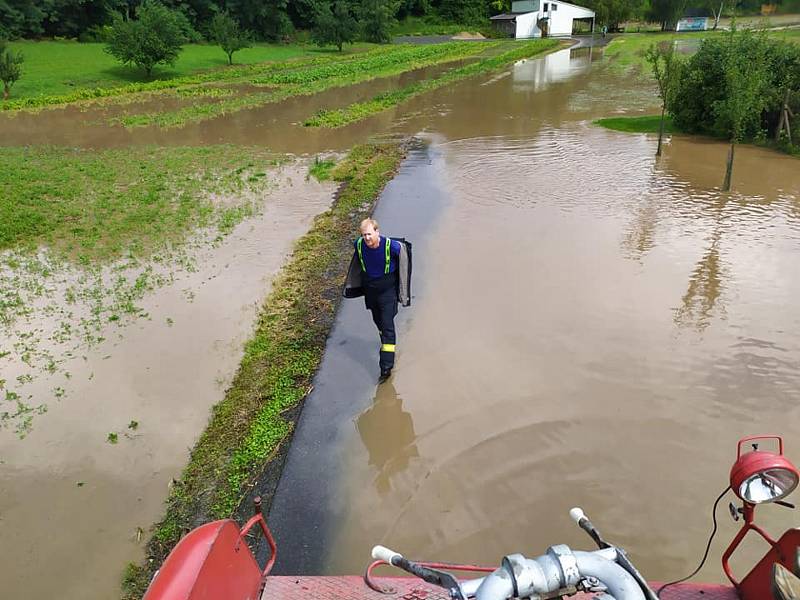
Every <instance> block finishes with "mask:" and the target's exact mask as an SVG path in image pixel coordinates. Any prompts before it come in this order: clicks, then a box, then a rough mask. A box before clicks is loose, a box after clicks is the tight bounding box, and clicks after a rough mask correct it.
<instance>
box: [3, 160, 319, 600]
mask: <svg viewBox="0 0 800 600" xmlns="http://www.w3.org/2000/svg"><path fill="white" fill-rule="evenodd" d="M307 168H308V166H307V164H306V163H305V162H300V163H299V164H292V165H287V166H284V167H282V168H280V169H278V170H276V171H273V172H270V174H269V176H270V178H272V179H273V180H274V182H275V186H274V187H273V188H272V189H271V190H270V191H268V192H267V195H266V196H265V197H264V198H263V209H262V213H261V214H260V215H258V216H256V217H254V218H252V219H249V220H247V221H246V222H244V223H242V224H240V225H239V226H238V227H237V228H236V229H235V230H234V231H233V232H232V233H231V234H230V235H229V236H228V237H227V238H226V239H225V240H224V241H223V242H222V243H221V244H220V245H219V247H217V248H208V247H206V248H201V249H198V250H196V251H195V258H196V264H197V265H198V268H197V270H196V271H194V272H182V273H176V274H175V281H174V282H173V283H172V284H171V285H168V286H165V287H162V288H160V289H157V290H156V291H154V292H152V293H151V294H149V295H148V296H147V297H146V298H145V299H144V300H142V302H141V304H142V307H143V309H144V310H145V311H146V312H147V313H148V314H149V315H150V318H149V319H146V318H140V319H138V320H136V321H134V322H133V323H132V324H130V325H128V326H127V327H125V328H119V327H117V326H116V325H113V324H109V326H108V327H107V328H106V329H107V330H106V331H104V332H102V333H103V334H104V336H105V337H106V338H107V340H106V341H105V342H103V343H101V344H99V345H97V346H95V347H93V348H91V349H88V350H85V351H84V353H83V357H80V356H76V358H74V359H72V360H69V361H67V363H66V366H65V369H66V370H68V372H69V373H70V378H69V380H67V381H64V378H63V377H62V376H61V373H60V372H59V373H57V374H55V375H53V376H51V377H50V376H41V377H37V378H36V379H35V380H34V381H32V382H30V383H28V384H26V385H25V387H24V391H25V393H26V394H31V395H32V396H33V397H34V398H48V399H51V398H52V397H53V396H52V392H51V389H52V387H53V386H54V385H55V383H54V382H55V381H57V382H58V383H59V384H60V385H62V386H64V388H65V389H66V395H65V396H64V397H63V398H62V399H61V400H59V401H51V402H49V410H48V412H47V413H46V414H44V415H40V416H37V417H36V418H35V420H34V422H33V429H32V431H31V433H30V434H28V435H27V437H25V439H18V438H17V436H15V435H14V434H13V433H12V432H11V431H9V430H0V490H1V492H0V523H1V525H0V551H1V552H2V556H3V560H2V561H0V579H2V581H3V582H4V583H3V592H2V597H3V598H7V599H9V600H12V599H13V600H16V599H20V600H21V599H23V598H45V597H54V596H57V597H60V598H65V599H74V600H85V599H87V598H102V599H106V598H113V597H116V596H117V595H118V590H119V583H120V578H121V572H122V568H123V567H124V566H125V564H126V563H127V562H130V561H139V560H141V557H142V547H143V545H144V543H145V541H146V539H147V534H146V532H147V530H148V528H149V527H150V525H151V524H152V523H154V522H155V521H157V520H158V519H159V518H160V517H161V515H162V514H163V510H164V506H163V502H164V499H165V498H166V496H167V493H168V490H169V487H168V486H169V484H170V481H171V480H172V478H174V477H178V476H179V474H180V472H181V470H182V469H183V467H184V465H185V463H186V460H187V458H188V451H189V449H190V448H191V447H192V446H193V445H194V443H195V440H196V439H197V437H198V436H199V434H200V433H201V432H202V430H203V427H204V426H205V425H206V423H207V421H208V416H209V409H210V408H211V406H212V405H214V404H216V403H217V402H219V401H220V400H221V399H222V397H223V394H224V391H225V388H226V387H227V385H228V384H229V383H230V381H231V379H232V377H233V375H234V373H235V371H236V369H237V367H238V363H239V360H240V358H241V355H242V349H243V346H244V342H245V341H246V340H247V338H248V337H249V336H250V334H251V331H252V327H253V323H254V322H255V317H256V315H257V312H258V308H259V307H260V305H261V303H262V301H263V298H264V297H265V296H266V295H267V294H268V293H269V289H270V287H271V280H272V277H273V276H274V275H275V274H276V273H277V272H278V270H279V269H280V267H281V266H282V264H283V263H284V261H285V259H286V257H287V255H288V253H289V252H290V251H291V248H292V245H293V243H294V241H295V240H296V239H297V238H299V237H300V236H301V235H302V234H303V233H305V231H306V230H307V229H308V227H309V225H310V223H311V220H312V218H313V217H314V215H316V214H318V213H320V212H322V211H323V210H325V209H326V208H327V207H328V206H329V204H330V202H331V199H332V195H333V186H332V185H330V184H325V185H322V184H319V183H317V182H316V180H310V181H306V173H307ZM3 345H4V346H5V344H3ZM9 361H11V362H9ZM0 366H2V370H0V379H6V380H7V381H8V382H14V380H15V378H16V376H17V373H18V372H24V371H25V369H26V365H24V364H22V363H21V362H20V361H18V360H13V358H6V359H5V360H4V361H3V364H2V365H0ZM9 385H10V383H9ZM20 391H22V390H20ZM131 421H136V422H137V423H138V426H136V427H135V428H130V427H128V426H129V424H130V422H131ZM112 432H113V433H116V434H117V435H118V442H117V443H116V444H110V443H108V442H107V436H108V434H109V433H112ZM43 573H46V574H47V575H46V576H43Z"/></svg>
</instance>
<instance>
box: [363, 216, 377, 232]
mask: <svg viewBox="0 0 800 600" xmlns="http://www.w3.org/2000/svg"><path fill="white" fill-rule="evenodd" d="M367 225H372V228H373V229H374V230H375V231H378V230H379V229H380V227H378V222H377V221H376V220H375V219H364V220H363V221H361V225H359V226H358V229H359V231H363V230H364V227H366V226H367Z"/></svg>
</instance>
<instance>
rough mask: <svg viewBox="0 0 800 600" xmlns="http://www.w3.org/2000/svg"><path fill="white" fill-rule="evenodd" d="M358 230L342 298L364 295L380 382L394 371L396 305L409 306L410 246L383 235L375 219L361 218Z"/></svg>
mask: <svg viewBox="0 0 800 600" xmlns="http://www.w3.org/2000/svg"><path fill="white" fill-rule="evenodd" d="M359 230H360V233H361V235H360V237H359V238H358V239H357V240H356V241H355V252H354V253H353V259H352V261H351V263H350V270H349V272H348V276H347V282H346V283H345V290H344V295H345V297H347V298H354V297H357V296H362V295H363V296H364V302H365V304H366V307H367V309H368V310H369V311H370V312H371V313H372V320H373V321H374V322H375V326H376V327H377V328H378V333H379V335H380V339H381V346H380V358H379V366H380V378H379V380H378V381H379V382H381V383H382V382H384V381H386V380H387V379H388V378H389V377H390V376H391V374H392V369H393V368H394V355H395V345H396V342H397V335H396V333H395V327H394V317H395V315H397V304H398V302H399V303H401V304H403V305H404V306H408V305H409V304H410V303H411V301H410V298H411V294H410V277H411V244H410V243H409V242H407V241H406V240H404V239H391V238H388V237H384V236H382V235H381V234H380V230H379V228H378V223H377V221H375V220H374V219H364V220H363V221H362V222H361V225H360V227H359Z"/></svg>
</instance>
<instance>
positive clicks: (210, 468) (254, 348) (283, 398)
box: [123, 144, 403, 599]
mask: <svg viewBox="0 0 800 600" xmlns="http://www.w3.org/2000/svg"><path fill="white" fill-rule="evenodd" d="M402 156H403V149H402V148H401V147H400V146H399V145H396V144H390V145H365V146H359V147H356V148H354V149H353V150H352V151H351V152H350V154H349V156H348V157H347V159H346V160H345V161H343V162H342V163H341V164H340V165H338V166H337V167H336V168H335V170H334V171H333V177H334V179H335V180H337V181H340V182H342V183H343V184H344V185H343V187H342V189H341V191H340V194H339V196H338V198H337V199H336V201H335V202H334V205H333V206H332V207H331V209H330V210H328V211H327V212H325V213H323V214H322V215H320V216H318V217H317V218H316V220H315V221H314V224H313V226H312V228H311V230H310V231H309V232H308V233H307V234H306V235H305V236H304V237H303V238H301V239H300V240H299V241H298V242H297V245H296V246H295V250H294V253H293V255H292V258H291V259H290V262H289V264H287V265H286V267H285V268H284V269H283V271H282V272H281V274H280V275H279V276H278V278H277V279H276V281H275V283H274V285H273V291H272V293H271V294H270V296H269V297H268V298H267V300H266V302H265V304H264V307H263V309H262V311H261V315H260V317H259V319H258V323H257V326H256V331H255V333H254V335H253V337H252V339H251V340H250V341H249V342H248V343H247V345H246V347H245V353H244V358H243V359H242V363H241V365H240V367H239V371H238V372H237V374H236V377H235V379H234V381H233V383H232V384H231V387H230V388H229V389H228V391H227V393H226V395H225V398H224V399H223V400H222V401H221V402H220V403H219V404H218V405H217V406H216V407H214V409H213V411H212V415H211V420H210V422H209V424H208V427H207V428H206V430H205V432H204V433H203V435H202V436H201V437H200V440H199V441H198V442H197V445H196V446H195V447H194V449H193V450H192V453H191V457H190V460H189V464H188V465H187V467H186V469H185V470H184V472H183V475H182V477H181V480H180V482H178V483H177V484H176V485H175V486H174V487H173V489H172V491H171V493H170V496H169V498H168V500H167V510H166V515H165V517H164V519H163V520H162V521H161V522H160V523H159V524H158V525H156V526H155V527H154V529H153V535H152V538H151V540H150V542H149V544H148V546H147V555H148V560H147V561H145V563H143V564H142V565H129V566H128V567H127V568H126V570H125V574H124V577H123V592H124V597H125V598H126V599H133V598H140V597H141V595H142V593H143V592H144V590H145V588H146V587H147V585H148V584H149V582H150V579H151V577H152V574H153V572H154V571H155V569H156V568H158V566H159V565H160V564H161V562H162V561H163V559H164V558H165V557H166V555H167V554H168V553H169V551H170V550H171V548H172V547H173V545H174V544H175V543H176V542H177V541H178V540H179V538H180V537H181V535H183V534H184V533H185V532H186V531H188V530H189V529H190V528H191V527H193V526H194V525H195V524H196V523H197V522H198V521H203V520H207V519H212V518H220V517H228V516H230V515H231V514H232V513H233V512H234V510H235V509H236V507H237V505H238V504H239V503H240V501H241V499H242V497H243V494H244V493H245V491H246V489H245V488H246V485H245V484H246V483H247V482H249V481H252V480H253V479H254V478H255V477H256V476H258V474H259V473H261V472H262V471H263V469H264V467H265V464H266V463H267V462H268V461H269V460H270V457H271V456H273V455H274V454H275V452H276V450H277V448H278V447H279V445H280V444H281V443H283V442H285V441H287V440H288V437H289V435H290V434H291V432H292V429H293V424H292V423H291V422H290V421H288V420H286V419H285V417H284V416H283V414H282V413H284V412H285V411H286V410H287V409H290V408H292V407H294V406H296V405H297V404H298V403H299V402H300V401H302V399H303V398H304V397H305V395H306V394H307V393H308V391H309V388H310V384H311V379H312V376H313V373H314V372H315V370H316V368H317V366H318V364H319V361H320V359H321V357H322V352H323V349H324V346H325V340H326V338H327V334H328V332H329V330H330V327H331V325H332V323H333V318H334V313H335V310H336V307H337V305H338V301H339V297H340V296H339V293H338V290H339V286H340V284H341V279H342V277H343V276H344V270H345V268H346V266H347V257H348V255H349V253H350V251H351V246H350V240H351V237H352V235H353V231H354V230H355V228H356V226H357V224H358V222H359V221H360V220H361V219H362V218H363V217H364V216H366V215H367V214H368V212H369V211H370V208H371V206H372V203H373V202H374V200H375V199H376V198H377V196H378V194H379V192H380V190H381V189H382V188H383V186H384V185H385V184H386V182H388V181H389V179H391V177H392V176H393V174H394V173H395V171H396V169H397V167H398V165H399V162H400V160H401V158H402Z"/></svg>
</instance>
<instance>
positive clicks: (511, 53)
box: [304, 40, 558, 127]
mask: <svg viewBox="0 0 800 600" xmlns="http://www.w3.org/2000/svg"><path fill="white" fill-rule="evenodd" d="M557 45H558V42H557V41H556V40H536V41H533V42H525V43H524V44H521V45H519V44H514V46H515V47H513V49H511V50H507V51H506V52H503V53H502V54H499V55H497V56H492V57H490V58H484V59H482V60H480V61H478V62H475V63H472V64H469V65H466V66H463V67H459V68H456V69H452V70H451V71H448V72H446V73H444V74H443V75H441V76H440V77H437V78H435V79H426V80H424V81H420V82H418V83H414V84H411V85H408V86H406V87H404V88H401V89H399V90H395V91H392V92H386V93H384V94H379V95H377V96H375V97H374V98H372V99H371V100H368V101H366V102H356V103H354V104H351V105H350V106H347V107H345V108H341V109H336V110H322V111H320V112H318V113H316V114H315V115H313V116H312V117H310V118H309V119H307V120H306V121H305V123H304V125H305V126H306V127H343V126H345V125H348V124H350V123H354V122H356V121H360V120H362V119H366V118H367V117H369V116H371V115H374V114H376V113H379V112H381V111H384V110H386V109H388V108H391V107H393V106H397V105H398V104H400V103H402V102H405V101H406V100H409V99H411V98H413V97H415V96H419V95H420V94H424V93H426V92H430V91H432V90H435V89H437V88H440V87H443V86H446V85H450V84H452V83H455V82H456V81H460V80H462V79H467V78H468V77H474V76H476V75H480V74H482V73H488V72H490V71H493V70H496V69H500V68H502V67H504V66H506V65H508V64H509V63H512V62H514V61H517V60H520V59H522V58H526V57H529V56H533V55H535V54H539V53H541V52H544V51H545V50H548V49H550V48H553V47H555V46H557ZM509 46H511V44H509Z"/></svg>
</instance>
